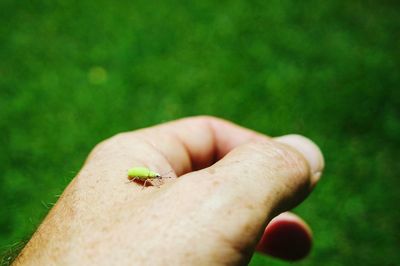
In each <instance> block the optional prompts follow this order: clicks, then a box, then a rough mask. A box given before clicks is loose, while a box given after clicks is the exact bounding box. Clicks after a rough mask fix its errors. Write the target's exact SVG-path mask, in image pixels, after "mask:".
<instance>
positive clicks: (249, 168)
mask: <svg viewBox="0 0 400 266" xmlns="http://www.w3.org/2000/svg"><path fill="white" fill-rule="evenodd" d="M132 166H144V167H147V168H149V169H151V170H154V171H156V172H159V173H161V174H163V173H167V172H169V171H170V170H173V171H172V172H171V173H169V174H168V176H172V177H179V178H169V179H165V180H164V184H162V185H161V186H160V187H159V188H157V187H156V186H149V187H146V188H144V189H142V186H141V185H139V184H137V183H135V182H127V170H128V169H129V168H131V167H132ZM323 167H324V162H323V157H322V154H321V152H320V151H319V149H318V147H317V146H315V144H313V143H312V142H311V141H309V140H307V139H305V138H304V137H300V136H296V135H289V136H284V137H281V138H275V139H274V138H269V137H267V136H265V135H262V134H259V133H256V132H254V131H250V130H248V129H245V128H242V127H239V126H236V125H234V124H232V123H230V122H227V121H224V120H221V119H217V118H212V117H194V118H187V119H181V120H177V121H173V122H169V123H166V124H162V125H158V126H154V127H150V128H146V129H142V130H137V131H133V132H127V133H121V134H118V135H116V136H114V137H112V138H110V139H108V140H106V141H104V142H102V143H100V144H99V145H97V146H96V147H95V149H94V150H93V151H92V152H91V154H90V155H89V157H88V159H87V160H86V162H85V164H84V166H83V168H82V170H81V171H80V172H79V174H78V175H77V176H76V177H75V178H74V179H73V181H72V182H71V183H70V184H69V185H68V187H67V188H66V189H65V191H64V193H63V195H62V196H61V197H60V199H59V200H58V202H57V204H56V205H55V206H54V207H53V209H52V210H51V211H50V213H49V214H48V216H47V217H46V218H45V220H44V221H43V223H42V224H41V225H40V227H39V228H38V230H37V232H36V233H35V234H34V236H33V237H32V238H31V240H30V241H29V243H28V244H27V246H26V247H25V248H24V250H23V251H22V252H21V254H20V255H19V256H18V258H17V259H16V261H15V264H16V265H19V264H21V265H22V264H32V265H35V264H40V265H66V264H73V265H76V264H79V265H81V264H82V265H90V264H94V265H103V264H104V265H131V264H132V265H220V264H223V265H225V264H233V265H237V264H242V263H246V262H248V261H249V259H250V258H251V256H252V254H253V252H254V249H255V248H256V246H257V248H258V250H260V251H261V252H267V253H269V254H271V255H275V256H278V257H281V258H287V259H297V258H300V257H302V256H304V255H306V253H307V252H308V249H309V248H310V244H311V232H310V230H309V229H308V226H307V225H306V224H305V223H304V222H303V221H302V220H301V219H300V218H298V217H297V216H295V215H293V214H288V213H283V214H281V215H279V214H280V213H282V212H284V211H287V210H289V209H291V208H293V207H294V206H296V205H297V204H299V203H300V202H301V201H302V200H303V199H304V198H305V197H306V196H307V195H308V193H309V192H310V191H311V190H312V188H313V187H314V186H315V184H316V183H317V182H318V180H319V178H320V175H321V173H322V170H323ZM277 215H278V216H277ZM274 217H276V218H274ZM273 218H274V219H273ZM271 219H273V220H272V221H271ZM266 226H267V229H266V230H265V232H264V235H263V231H264V228H265V227H266ZM260 239H261V242H260V243H258V245H257V242H258V241H259V240H260ZM299 247H300V249H299ZM302 247H303V250H301V248H302Z"/></svg>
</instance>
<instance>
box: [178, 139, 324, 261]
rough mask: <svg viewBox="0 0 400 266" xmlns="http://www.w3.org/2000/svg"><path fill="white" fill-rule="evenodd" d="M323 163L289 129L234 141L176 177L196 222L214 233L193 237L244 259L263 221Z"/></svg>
mask: <svg viewBox="0 0 400 266" xmlns="http://www.w3.org/2000/svg"><path fill="white" fill-rule="evenodd" d="M323 164H324V163H323V157H322V154H321V151H320V150H319V148H318V147H317V146H316V145H315V144H314V143H313V142H312V141H310V140H309V139H307V138H305V137H302V136H298V135H289V136H285V137H281V138H278V139H277V140H274V139H265V140H261V141H257V142H252V143H248V144H244V145H241V146H238V147H237V148H235V149H233V150H232V151H231V152H229V153H228V154H227V155H226V156H225V157H224V158H222V159H221V160H220V161H218V162H217V163H216V164H214V165H213V166H211V167H208V168H206V169H203V170H200V171H197V172H192V173H190V174H187V175H186V177H185V178H182V179H181V180H180V181H182V182H179V183H181V185H183V186H184V190H185V191H187V192H189V193H191V196H190V198H191V199H192V200H193V201H192V207H193V205H197V208H195V210H196V214H195V216H196V217H198V219H197V221H196V224H197V226H199V227H200V228H209V231H211V232H214V233H216V234H214V237H209V235H208V234H204V235H203V236H199V235H197V236H196V239H198V240H199V241H201V242H200V243H207V242H209V243H208V248H210V249H213V250H215V249H217V250H220V251H221V252H220V253H218V258H217V260H218V261H221V262H224V263H237V262H243V261H245V260H247V259H249V258H250V256H251V254H252V253H253V250H254V247H255V245H256V243H257V241H258V240H259V238H260V237H261V234H262V231H263V229H264V228H265V226H266V224H267V223H268V222H269V221H270V220H271V219H272V218H273V217H274V216H276V215H277V214H279V213H281V212H283V211H285V210H288V209H290V208H293V207H294V206H296V205H297V204H299V203H300V202H301V201H302V200H303V199H304V198H305V197H306V196H307V195H308V194H309V192H310V191H311V189H312V188H313V187H314V185H315V183H316V182H317V181H318V178H317V177H319V176H320V173H321V171H322V170H323ZM194 191H195V192H196V193H193V192H194ZM202 237H204V238H207V239H200V238H202ZM213 253H214V254H215V252H213Z"/></svg>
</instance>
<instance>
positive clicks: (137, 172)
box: [128, 166, 169, 187]
mask: <svg viewBox="0 0 400 266" xmlns="http://www.w3.org/2000/svg"><path fill="white" fill-rule="evenodd" d="M162 178H163V176H161V175H160V174H159V173H157V172H154V171H151V170H150V169H149V168H146V167H141V166H139V167H132V168H130V169H129V170H128V179H129V180H130V181H131V182H133V181H135V180H139V181H142V182H144V183H143V187H145V186H146V185H147V183H150V184H151V185H153V186H154V184H153V183H152V182H151V181H153V180H161V179H162ZM164 178H169V177H164Z"/></svg>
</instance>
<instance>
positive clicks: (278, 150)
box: [250, 140, 310, 177]
mask: <svg viewBox="0 0 400 266" xmlns="http://www.w3.org/2000/svg"><path fill="white" fill-rule="evenodd" d="M250 149H251V150H252V152H253V153H254V155H255V156H257V157H258V159H259V160H260V162H261V164H262V165H264V166H265V167H267V168H269V170H270V171H272V172H283V171H284V172H289V173H290V175H292V176H295V177H308V176H309V175H310V170H309V166H308V164H307V161H306V160H305V158H304V157H303V156H302V155H301V154H300V153H299V152H297V151H296V150H294V149H293V148H291V147H289V146H288V145H285V144H282V143H278V142H275V141H272V140H265V141H260V142H256V143H251V144H250Z"/></svg>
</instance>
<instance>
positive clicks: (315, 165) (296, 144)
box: [275, 135, 325, 181]
mask: <svg viewBox="0 0 400 266" xmlns="http://www.w3.org/2000/svg"><path fill="white" fill-rule="evenodd" d="M275 140H276V141H279V142H281V143H285V144H287V145H290V146H291V147H293V148H295V149H296V150H297V151H299V152H300V153H301V154H303V156H304V158H305V159H306V160H307V161H308V164H309V166H310V169H311V172H312V174H313V179H315V181H317V180H318V179H319V178H320V176H321V173H322V170H323V169H324V165H325V163H324V157H323V155H322V152H321V150H320V149H319V148H318V146H317V145H316V144H315V143H314V142H312V141H311V140H310V139H308V138H306V137H303V136H301V135H285V136H282V137H278V138H275Z"/></svg>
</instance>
